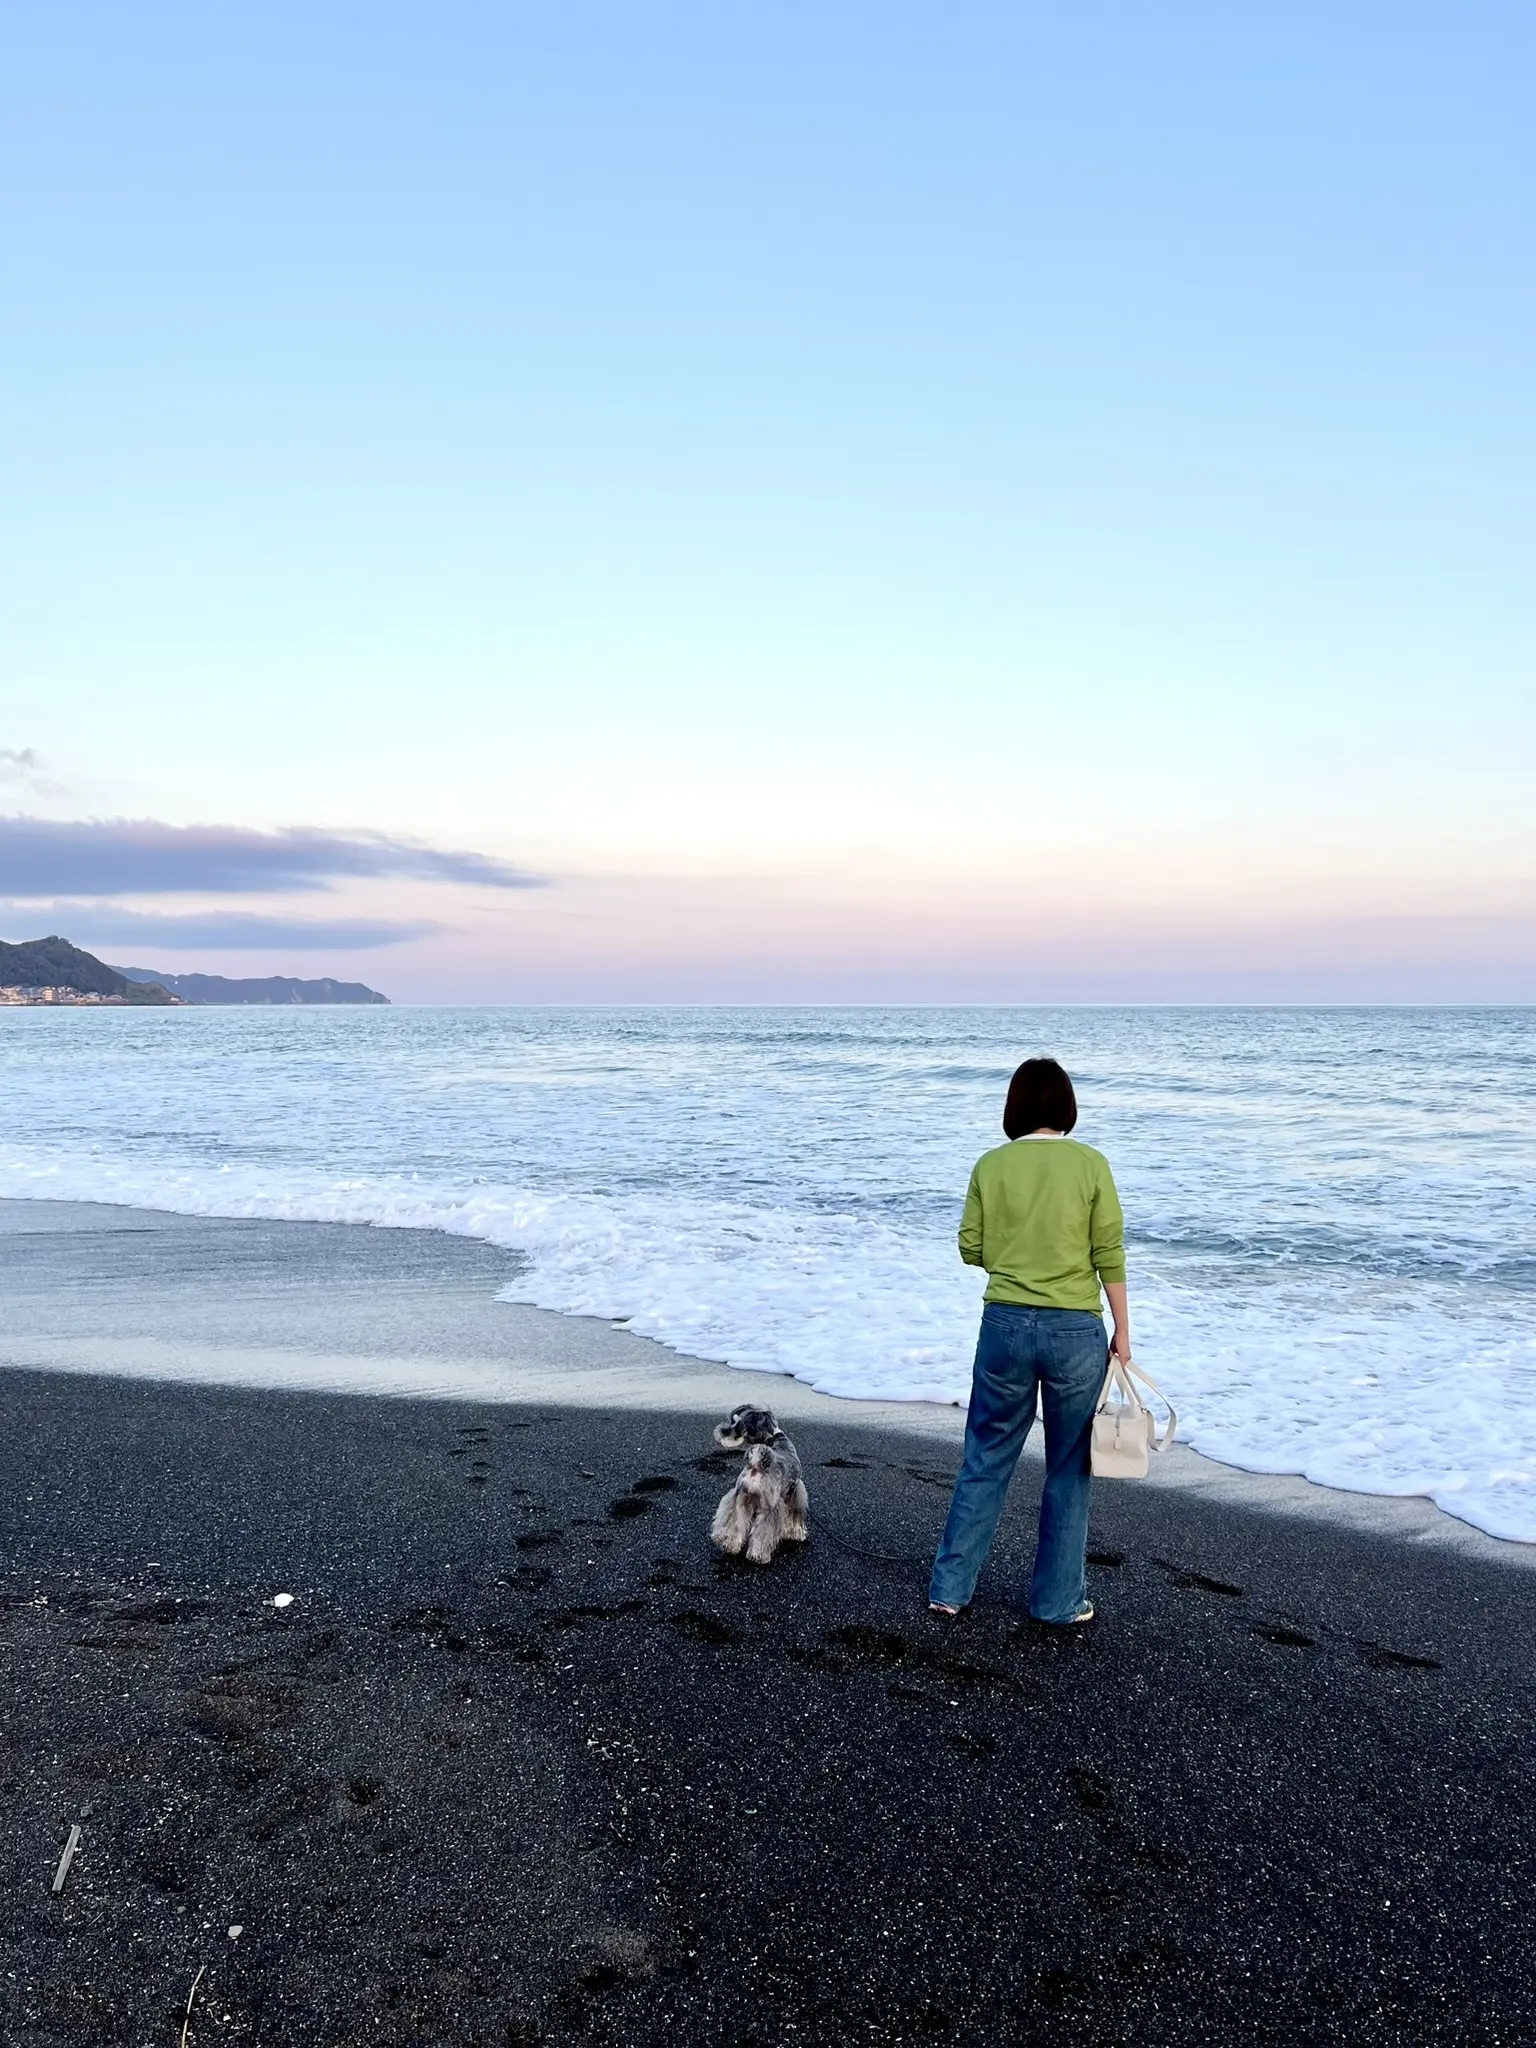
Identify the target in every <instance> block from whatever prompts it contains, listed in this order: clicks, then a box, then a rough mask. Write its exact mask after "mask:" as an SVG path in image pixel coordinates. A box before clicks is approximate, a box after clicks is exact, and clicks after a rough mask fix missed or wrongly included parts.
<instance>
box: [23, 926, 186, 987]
mask: <svg viewBox="0 0 1536 2048" xmlns="http://www.w3.org/2000/svg"><path fill="white" fill-rule="evenodd" d="M0 989H23V990H27V991H35V992H36V993H34V994H30V995H28V996H25V997H22V998H20V1000H23V1001H25V1000H31V1001H37V1002H43V1001H51V1000H55V999H56V992H58V991H63V992H64V997H65V1000H66V1001H67V1000H68V999H69V998H70V997H72V996H73V997H89V998H91V999H93V1000H94V1001H96V1002H102V1003H173V1002H175V1000H176V998H175V997H174V996H173V995H172V994H171V992H170V990H169V989H167V988H166V986H165V984H164V983H163V982H162V981H161V979H160V977H159V976H158V975H157V974H136V975H134V976H132V977H131V978H130V977H128V976H126V975H123V974H120V973H119V972H118V970H117V969H116V968H115V967H109V966H108V965H107V964H106V962H105V961H104V960H98V959H97V958H96V955H95V954H94V953H82V952H81V950H80V948H79V947H78V946H72V945H71V944H70V943H69V941H68V939H61V938H60V937H59V936H58V934H57V933H55V934H54V935H53V937H52V938H47V939H24V940H23V941H22V943H21V944H20V945H19V946H8V945H6V944H5V942H4V941H3V940H0ZM44 990H46V991H49V994H48V995H46V996H45V995H44V994H43V993H42V991H44ZM7 1000H14V999H12V998H8V999H7Z"/></svg>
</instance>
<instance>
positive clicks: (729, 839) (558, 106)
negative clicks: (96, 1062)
mask: <svg viewBox="0 0 1536 2048" xmlns="http://www.w3.org/2000/svg"><path fill="white" fill-rule="evenodd" d="M0 45H3V47H0V233H3V243H0V300H3V303H0V369H3V405H4V417H3V421H0V431H3V437H4V450H5V485H4V490H3V495H0V664H3V666H0V799H3V804H4V808H6V809H8V810H11V811H17V812H24V813H33V814H38V815H45V816H47V817H49V818H51V819H61V820H62V819H82V818H87V817H94V818H110V817H132V818H135V819H149V820H158V821H161V822H162V823H165V824H169V825H172V826H177V825H191V824H197V825H212V826H221V827H231V828H258V829H271V828H295V827H298V828H304V829H306V830H310V831H318V832H329V833H332V834H342V835H347V834H352V835H356V834H358V833H372V834H375V835H384V836H385V837H386V838H388V839H389V840H390V841H391V842H397V841H400V840H408V839H418V840H421V841H423V842H426V843H428V844H430V845H432V846H436V847H441V848H444V849H448V850H450V851H468V852H474V853H479V854H483V855H487V856H490V857H492V859H494V860H497V861H501V862H505V863H510V864H511V865H512V866H513V867H515V868H516V869H517V870H519V871H529V872H532V873H533V874H535V875H537V876H540V877H542V878H545V879H547V881H548V884H549V886H547V887H544V888H537V889H521V888H518V889H508V888H502V887H499V886H489V885H488V886H483V887H482V886H478V885H476V884H475V883H473V882H468V883H465V882H461V881H457V880H453V879H451V878H442V879H433V878H432V877H430V876H426V875H424V874H413V873H409V872H406V871H405V870H403V869H402V867H401V864H400V862H399V861H398V860H392V861H387V862H384V863H382V864H381V865H380V867H379V872H378V873H377V874H374V875H369V874H366V873H365V874H358V873H355V872H353V870H354V869H356V868H357V866H358V863H357V862H356V861H352V862H350V865H349V864H348V863H346V862H344V863H343V864H342V867H343V869H344V870H345V871H344V872H341V871H338V872H335V873H333V872H332V871H331V870H327V875H326V879H325V882H324V886H323V889H320V888H311V889H309V890H308V891H307V893H304V894H302V895H298V894H294V893H292V892H291V891H289V890H287V889H285V888H280V887H275V888H274V890H273V892H272V893H271V895H270V896H269V897H265V898H254V899H253V897H252V896H251V895H250V893H249V892H246V893H244V894H242V895H241V896H240V897H239V900H238V902H237V901H236V900H235V899H234V898H233V897H227V896H226V895H225V894H224V892H223V891H222V889H221V888H220V887H214V886H209V887H206V888H202V889H199V888H198V887H197V886H196V885H197V883H198V880H199V876H198V874H197V872H196V868H195V864H194V865H193V866H191V867H188V868H186V869H185V870H184V871H181V872H180V884H179V886H178V887H177V888H176V889H175V890H173V891H170V892H167V890H165V889H164V888H162V889H160V890H158V891H151V892H148V893H145V892H143V891H140V892H139V893H131V892H129V891H128V889H127V887H126V883H125V885H124V888H123V889H122V890H121V891H119V892H118V893H116V894H111V893H107V894H98V895H96V896H94V897H89V898H86V897H81V896H79V894H78V893H76V894H75V895H71V894H69V892H68V890H67V888H66V887H65V886H64V883H63V880H62V876H61V882H60V886H59V888H58V889H56V890H55V892H54V894H53V896H52V897H51V898H47V897H40V896H38V895H37V893H36V889H37V869H36V862H35V858H33V856H31V855H29V859H30V860H32V865H31V866H29V867H28V868H27V870H26V873H27V876H28V880H27V884H26V892H23V890H22V889H21V887H20V885H19V884H18V883H16V882H15V881H14V879H13V878H12V877H11V876H10V872H9V871H8V870H6V869H5V868H4V866H3V858H0V898H4V899H7V907H6V908H5V909H4V911H3V914H0V935H4V936H7V937H12V938H15V937H21V936H25V935H31V934H32V933H33V932H35V931H36V930H38V929H41V928H43V927H44V926H49V927H50V928H51V924H52V923H53V922H57V923H59V924H60V925H61V926H62V928H63V929H65V930H67V931H68V932H69V933H70V935H71V936H74V937H77V938H79V939H80V940H81V941H82V942H83V943H87V944H89V943H92V942H93V940H95V941H97V942H99V943H100V944H101V945H102V947H103V948H104V949H105V950H107V951H108V952H109V953H111V954H112V955H113V957H117V958H124V957H130V956H133V955H137V956H139V957H143V958H146V959H148V960H149V961H150V962H151V964H156V963H159V962H163V963H164V964H165V965H167V966H170V967H185V966H191V965H203V966H225V967H229V966H233V965H236V964H238V966H239V967H240V968H242V969H244V970H246V971H267V970H268V969H279V968H282V967H284V966H286V965H288V964H291V962H292V960H293V959H294V958H295V957H296V954H295V952H294V948H293V945H292V942H291V929H292V926H293V921H294V919H295V917H297V918H299V919H301V920H310V921H312V922H313V921H318V922H320V923H322V924H323V923H324V922H325V921H326V920H327V919H331V920H333V921H334V923H335V925H336V935H337V939H338V942H343V941H345V942H346V943H345V944H342V943H339V944H338V949H337V950H336V952H335V954H334V958H335V961H336V965H337V967H338V969H340V970H342V971H346V972H349V973H350V972H353V971H357V972H361V973H363V974H364V975H365V978H368V979H371V980H374V981H376V982H378V983H379V984H380V985H383V986H385V987H387V988H390V989H391V990H392V992H398V993H400V994H411V993H426V992H428V991H429V990H430V991H433V992H437V991H442V992H445V993H450V994H463V995H466V996H470V997H485V998H493V997H499V996H506V997H513V998H515V997H521V996H530V997H561V996H567V995H568V996H572V997H587V996H612V997H618V998H623V997H630V996H635V997H646V996H657V997H669V996H675V997H679V998H687V997H692V996H719V997H722V998H729V997H731V996H734V995H743V996H751V997H774V996H780V997H783V998H785V999H795V998H800V997H814V996H817V995H827V996H834V997H849V996H858V995H861V994H867V995H869V996H871V997H885V996H899V995H903V994H910V995H912V996H914V997H923V998H942V997H945V996H954V997H957V998H963V997H969V996H977V997H994V996H996V997H1011V996H1015V995H1017V996H1028V995H1030V994H1032V993H1038V994H1041V995H1049V996H1061V995H1071V994H1074V993H1080V994H1083V995H1085V996H1092V995H1095V994H1104V993H1112V994H1137V993H1144V994H1148V995H1167V994H1179V993H1187V994H1189V995H1191V996H1199V995H1205V994H1222V993H1232V994H1243V995H1246V994H1253V993H1266V994H1274V995H1277V996H1282V997H1283V996H1297V997H1306V996H1310V995H1319V996H1336V995H1344V996H1348V995H1360V996H1371V995H1383V996H1388V997H1393V998H1404V997H1413V996H1416V995H1422V996H1424V997H1426V998H1433V999H1444V998H1447V997H1456V996H1467V997H1469V998H1475V997H1518V996H1524V997H1526V998H1528V999H1529V998H1532V997H1536V890H1533V884H1536V832H1533V827H1532V825H1531V822H1530V820H1531V814H1532V812H1533V810H1536V806H1533V805H1532V802H1531V799H1530V793H1529V780H1530V762H1531V760H1532V759H1533V758H1536V744H1533V743H1536V730H1533V728H1536V709H1533V706H1536V688H1533V659H1532V657H1533V653H1536V578H1533V576H1532V573H1531V563H1532V561H1533V559H1536V549H1533V542H1536V530H1533V529H1536V518H1533V510H1536V481H1533V480H1536V445H1533V444H1536V412H1533V406H1532V383H1533V376H1532V364H1533V362H1536V332H1533V327H1536V322H1533V318H1532V314H1533V301H1536V283H1533V279H1536V264H1533V258H1536V248H1533V242H1536V236H1533V232H1532V230H1533V217H1536V175H1533V174H1536V147H1533V144H1532V141H1531V134H1530V129H1531V124H1530V120H1529V108H1530V105H1531V101H1532V89H1533V85H1536V14H1533V12H1532V10H1531V9H1530V8H1529V7H1526V6H1523V5H1522V6H1514V5H1504V6H1493V5H1479V4H1476V0H1472V4H1467V5H1457V6H1451V5H1434V6H1425V5H1418V6H1414V5H1411V4H1404V5H1396V6H1393V7H1387V6H1378V5H1359V6H1344V7H1340V6H1337V5H1331V6H1314V5H1307V4H1301V5H1297V4H1285V5H1283V6H1282V5H1253V6H1243V7H1233V6H1231V5H1228V4H1222V5H1187V4H1178V0H1170V4H1167V5H1159V6H1147V5H1144V4H1141V0H1137V4H1129V0H1127V4H1120V5H1091V4H1090V5H1085V6H1082V7H1077V8H1073V9H1063V8H1057V7H1049V8H1048V7H1045V6H1035V5H1028V4H1013V5H1009V6H1006V7H1005V6H966V5H963V4H961V5H955V6H950V7H946V8H944V9H942V10H941V9H937V8H934V7H931V6H924V7H921V8H918V7H911V6H902V5H893V4H881V5H879V6H875V5H857V6H855V5H846V4H838V0H821V4H817V5H816V6H814V7H812V6H799V5H782V4H781V5H777V6H773V7H768V6H762V7H742V6H727V5H720V4H714V5H709V6H705V5H690V6H670V7H663V6H643V5H634V6H623V7H621V6H613V5H605V6H583V5H580V4H576V5H563V6H560V7H558V8H557V7H540V8H532V7H520V6H516V5H495V6H492V5H484V6H471V5H464V4H456V0H437V4H434V5H432V6H430V7H428V6H425V5H419V6H412V7H405V6H400V5H380V4H371V5H369V6H367V7H363V6H355V7H354V6H335V5H332V6H327V5H325V4H323V0H306V4H304V5H282V4H271V0H264V4H262V5H260V6H255V5H225V6H220V7H217V8H209V7H207V6H205V5H186V6H179V7H170V6H164V5H157V4H154V0H135V5H134V6H132V7H131V8H130V7H121V6H118V5H115V4H114V5H95V6H82V5H74V4H70V0H46V4H36V5H16V4H12V5H10V6H8V7H6V8H5V9H4V10H3V11H0ZM5 749H9V750H11V753H12V754H20V753H21V752H22V751H23V750H28V749H30V750H32V752H33V754H34V756H35V758H34V759H32V760H30V761H27V762H19V761H9V760H8V759H7V757H6V755H5V753H4V751H3V750H5ZM50 843H52V842H50ZM188 844H189V845H190V844H191V843H190V842H188ZM3 852H4V848H3V845H0V857H3ZM179 857H180V856H178V858H179ZM190 857H191V856H190V855H189V856H188V858H189V859H190ZM363 865H364V866H365V867H366V866H367V863H366V862H364V863H363ZM18 872H19V871H18ZM205 879H207V880H208V881H209V882H210V884H212V883H214V882H216V881H217V872H216V870H210V871H209V874H208V876H207V877H206V878H205ZM50 910H53V911H55V912H56V916H55V917H53V918H50V916H49V914H48V913H49V911H50ZM226 910H227V911H228V912H229V913H230V918H231V919H232V920H234V921H226V924H225V925H224V926H223V927H221V926H220V923H219V919H220V917H221V915H223V914H224V913H225V911H226ZM263 914H265V915H269V916H270V917H271V918H272V919H273V920H274V922H273V924H272V925H271V927H270V928H269V933H268V935H269V936H270V938H271V944H270V945H268V944H265V943H258V942H261V941H262V938H263V927H262V925H261V923H260V918H261V916H262V915H263ZM175 918H181V919H190V920H191V922H189V923H184V924H182V925H180V926H177V925H173V924H168V923H164V922H159V920H165V919H175ZM241 920H243V921H241ZM253 920H254V921H253ZM391 923H394V924H397V925H398V926H399V927H400V929H401V931H402V932H408V933H410V934H412V936H410V937H408V938H402V940H401V942H400V943H399V944H398V945H394V946H384V947H378V946H374V947H371V948H369V949H367V950H366V951H364V950H354V949H349V948H351V947H352V946H353V943H354V942H355V938H356V934H357V932H358V931H359V930H360V929H367V930H368V931H370V932H372V933H374V934H376V935H382V936H385V937H387V936H388V935H389V927H390V925H391ZM424 927H425V928H427V929H425V930H424ZM434 927H435V928H436V929H434ZM221 929H223V930H224V931H225V932H226V933H227V936H228V941H229V943H228V945H227V946H226V947H224V948H222V949H221V948H220V947H219V946H217V945H214V946H210V945H209V944H208V943H207V942H208V941H209V940H210V939H214V940H216V939H217V938H218V937H219V933H220V930H221ZM285 932H288V933H289V934H290V936H289V937H284V933H285ZM301 936H305V937H309V938H312V939H313V938H318V939H319V940H320V941H321V944H320V946H319V948H318V949H317V948H316V946H315V945H310V946H308V947H307V948H303V949H301V950H303V951H304V955H305V959H306V960H307V961H308V962H309V964H310V967H311V971H321V968H320V966H319V965H317V964H316V961H317V951H324V934H323V932H322V933H319V934H316V933H312V932H309V931H308V930H306V932H305V933H304V934H302V935H301ZM194 938H195V941H196V943H195V944H194V943H191V941H192V940H193V939H194ZM331 957H332V956H331V955H329V954H327V956H326V964H329V960H330V958H331Z"/></svg>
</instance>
